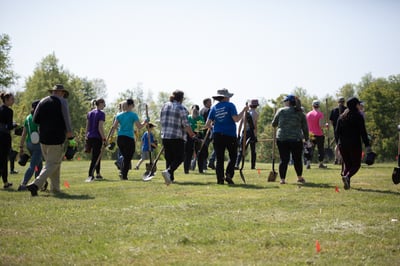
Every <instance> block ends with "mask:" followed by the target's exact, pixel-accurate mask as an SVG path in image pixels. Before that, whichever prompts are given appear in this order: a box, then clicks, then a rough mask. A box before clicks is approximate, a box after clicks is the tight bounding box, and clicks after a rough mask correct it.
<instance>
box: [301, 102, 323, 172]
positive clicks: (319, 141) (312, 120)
mask: <svg viewBox="0 0 400 266" xmlns="http://www.w3.org/2000/svg"><path fill="white" fill-rule="evenodd" d="M319 106H320V102H319V101H318V100H314V101H313V102H312V107H313V110H311V111H310V112H308V113H307V115H306V118H307V124H308V129H309V131H310V133H311V134H312V135H313V138H311V137H310V139H311V140H312V143H313V148H312V151H314V147H315V146H317V148H318V161H319V168H327V166H326V165H324V164H323V161H324V157H325V150H324V141H325V136H324V131H323V127H324V125H325V122H324V113H322V112H321V111H320V110H319ZM311 134H310V135H311ZM310 163H311V162H310V160H307V169H310V167H311V166H310Z"/></svg>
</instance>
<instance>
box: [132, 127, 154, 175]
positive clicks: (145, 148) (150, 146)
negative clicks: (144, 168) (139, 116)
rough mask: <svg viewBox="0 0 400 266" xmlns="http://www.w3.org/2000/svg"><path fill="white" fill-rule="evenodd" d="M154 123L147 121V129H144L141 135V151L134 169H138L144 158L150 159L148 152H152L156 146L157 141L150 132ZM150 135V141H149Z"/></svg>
mask: <svg viewBox="0 0 400 266" xmlns="http://www.w3.org/2000/svg"><path fill="white" fill-rule="evenodd" d="M155 127H156V125H154V124H153V123H148V130H146V131H145V132H144V133H143V135H142V139H141V140H142V152H141V157H140V160H139V161H138V162H137V164H136V167H135V169H136V170H139V167H140V165H141V164H142V163H143V161H144V160H149V159H150V152H152V151H153V150H154V149H155V148H157V141H156V139H155V138H154V134H153V133H152V132H151V131H152V130H153V128H155ZM149 136H150V143H149Z"/></svg>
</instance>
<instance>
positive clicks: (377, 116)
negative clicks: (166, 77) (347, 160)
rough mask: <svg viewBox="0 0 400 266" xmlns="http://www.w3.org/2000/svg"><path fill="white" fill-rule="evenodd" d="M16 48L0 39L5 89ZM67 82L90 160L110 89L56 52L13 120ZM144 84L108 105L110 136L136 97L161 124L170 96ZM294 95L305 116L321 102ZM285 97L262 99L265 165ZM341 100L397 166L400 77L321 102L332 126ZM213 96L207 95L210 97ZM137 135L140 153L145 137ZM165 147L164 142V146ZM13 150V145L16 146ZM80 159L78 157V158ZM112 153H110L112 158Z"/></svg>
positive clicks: (42, 65)
mask: <svg viewBox="0 0 400 266" xmlns="http://www.w3.org/2000/svg"><path fill="white" fill-rule="evenodd" d="M10 49H11V44H10V40H9V36H8V35H6V34H2V35H0V88H1V90H7V89H9V88H10V87H11V86H12V85H13V84H15V82H16V80H17V79H18V75H17V74H16V73H15V72H14V71H13V70H12V62H11V59H10V57H9V51H10ZM57 83H62V84H64V86H65V87H66V88H68V90H69V92H70V95H69V98H68V102H69V107H70V110H71V112H70V113H71V120H72V125H73V129H74V131H75V135H76V139H77V142H78V144H79V147H80V150H79V152H80V156H82V157H85V154H84V153H83V152H82V150H83V147H84V139H85V136H84V135H85V127H86V114H87V112H88V111H89V110H90V109H91V108H92V106H91V101H92V100H93V99H96V98H107V88H106V85H105V82H104V81H103V80H102V79H88V78H86V77H84V78H82V77H78V76H76V75H74V74H73V73H71V72H69V71H68V70H66V69H64V67H63V66H62V65H61V64H60V63H59V61H58V59H57V57H56V55H55V54H54V53H52V54H49V55H47V56H46V57H44V58H43V59H42V60H41V61H40V62H39V63H38V64H37V65H36V67H35V69H34V70H33V73H32V75H31V76H29V77H28V78H27V79H26V80H25V84H24V90H23V91H16V92H15V98H16V102H15V104H14V106H13V110H14V120H15V121H16V122H17V123H20V124H22V123H23V120H24V118H25V117H26V115H27V114H28V113H29V111H30V106H31V103H32V101H33V100H35V99H41V98H43V97H45V96H47V95H49V93H48V89H50V88H52V86H54V84H57ZM144 91H145V89H144V88H143V85H142V84H140V83H139V84H137V85H136V86H133V87H132V88H128V89H127V90H125V91H124V92H122V93H119V95H118V98H117V100H115V101H114V102H112V103H109V102H107V107H106V108H105V110H104V111H105V112H106V120H107V121H106V123H105V125H106V127H105V128H106V131H108V130H109V129H110V127H111V125H112V120H113V118H114V116H115V114H116V113H117V112H118V104H119V102H120V101H122V100H125V99H128V98H132V99H134V101H135V105H136V107H135V111H136V112H137V113H138V115H139V117H141V118H142V119H144V115H145V114H144V110H145V106H144V105H145V104H147V105H148V108H149V116H150V119H151V121H153V122H155V123H157V119H158V116H159V110H160V109H161V106H162V105H163V104H164V103H165V102H166V101H168V100H169V93H165V92H160V93H158V95H157V97H156V98H155V97H154V95H153V93H152V92H151V91H150V90H148V91H147V95H145V93H144ZM290 93H292V94H294V95H297V96H298V97H299V98H300V99H301V101H302V106H303V107H304V109H305V112H308V111H310V110H311V103H312V101H313V100H314V99H317V97H316V96H315V95H309V94H308V93H307V91H306V89H304V88H301V87H297V88H295V89H293V91H291V92H290ZM284 96H285V95H284V94H281V95H279V96H278V97H277V98H275V99H259V101H260V106H259V108H258V111H259V113H260V117H259V122H258V127H259V129H258V140H259V142H258V144H257V157H258V161H260V162H269V161H270V160H271V157H272V152H271V149H272V142H271V139H272V134H273V130H272V127H271V121H272V118H273V115H274V112H275V110H276V109H277V108H280V107H282V100H283V98H284ZM339 96H342V97H344V98H345V99H347V98H349V97H351V96H357V97H359V99H361V100H362V101H364V104H365V121H366V126H367V130H368V132H369V134H370V135H371V138H372V147H373V149H374V151H375V152H376V153H377V154H378V158H377V160H378V161H393V160H395V157H396V156H397V153H398V151H397V147H398V131H397V125H398V124H400V104H399V102H400V74H397V75H391V76H389V77H388V78H374V77H373V76H372V75H371V74H366V75H365V76H364V77H362V78H361V81H360V82H359V83H357V84H354V83H348V84H345V85H343V86H342V87H341V88H339V89H337V90H336V91H335V92H334V94H333V95H330V94H328V93H327V94H326V96H324V97H323V98H322V99H321V98H319V99H318V100H320V102H321V107H320V108H321V111H322V112H323V113H324V115H325V119H326V121H327V122H329V121H328V119H329V113H330V111H331V110H332V109H333V108H335V107H336V106H337V99H338V97H339ZM206 97H208V96H205V98H206ZM192 104H193V103H192V102H191V101H190V99H185V102H184V105H186V106H187V107H190V106H191V105H192ZM159 129H160V127H157V128H156V131H155V135H156V136H158V138H159V134H158V132H159ZM141 134H142V132H138V133H137V136H136V137H137V140H138V141H137V144H136V145H137V146H136V151H139V150H140V143H139V142H140V136H141ZM325 136H326V147H327V148H334V143H333V139H334V137H333V136H334V132H333V128H332V126H331V125H329V127H327V128H325ZM13 142H14V145H15V146H18V142H19V139H18V138H16V137H14V140H13ZM159 143H161V142H159ZM14 145H13V146H14ZM78 154H79V153H78ZM110 154H112V153H108V156H110Z"/></svg>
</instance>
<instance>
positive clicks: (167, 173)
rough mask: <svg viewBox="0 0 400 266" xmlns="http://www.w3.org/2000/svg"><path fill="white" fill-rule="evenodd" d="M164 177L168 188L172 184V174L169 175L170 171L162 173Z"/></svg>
mask: <svg viewBox="0 0 400 266" xmlns="http://www.w3.org/2000/svg"><path fill="white" fill-rule="evenodd" d="M161 174H162V176H163V177H164V181H165V184H166V185H167V186H168V185H169V184H171V183H172V181H171V174H170V173H169V171H168V169H166V170H164V171H162V173H161Z"/></svg>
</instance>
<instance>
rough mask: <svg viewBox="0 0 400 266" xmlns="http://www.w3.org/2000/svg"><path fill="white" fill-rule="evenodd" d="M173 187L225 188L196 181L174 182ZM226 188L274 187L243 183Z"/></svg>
mask: <svg viewBox="0 0 400 266" xmlns="http://www.w3.org/2000/svg"><path fill="white" fill-rule="evenodd" d="M173 185H179V186H210V185H215V186H223V185H218V184H217V183H216V182H195V181H182V182H179V181H177V182H174V184H173ZM224 186H229V187H232V188H235V187H238V188H247V189H271V188H272V187H264V186H259V185H252V184H243V183H235V184H234V185H228V184H224Z"/></svg>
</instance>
